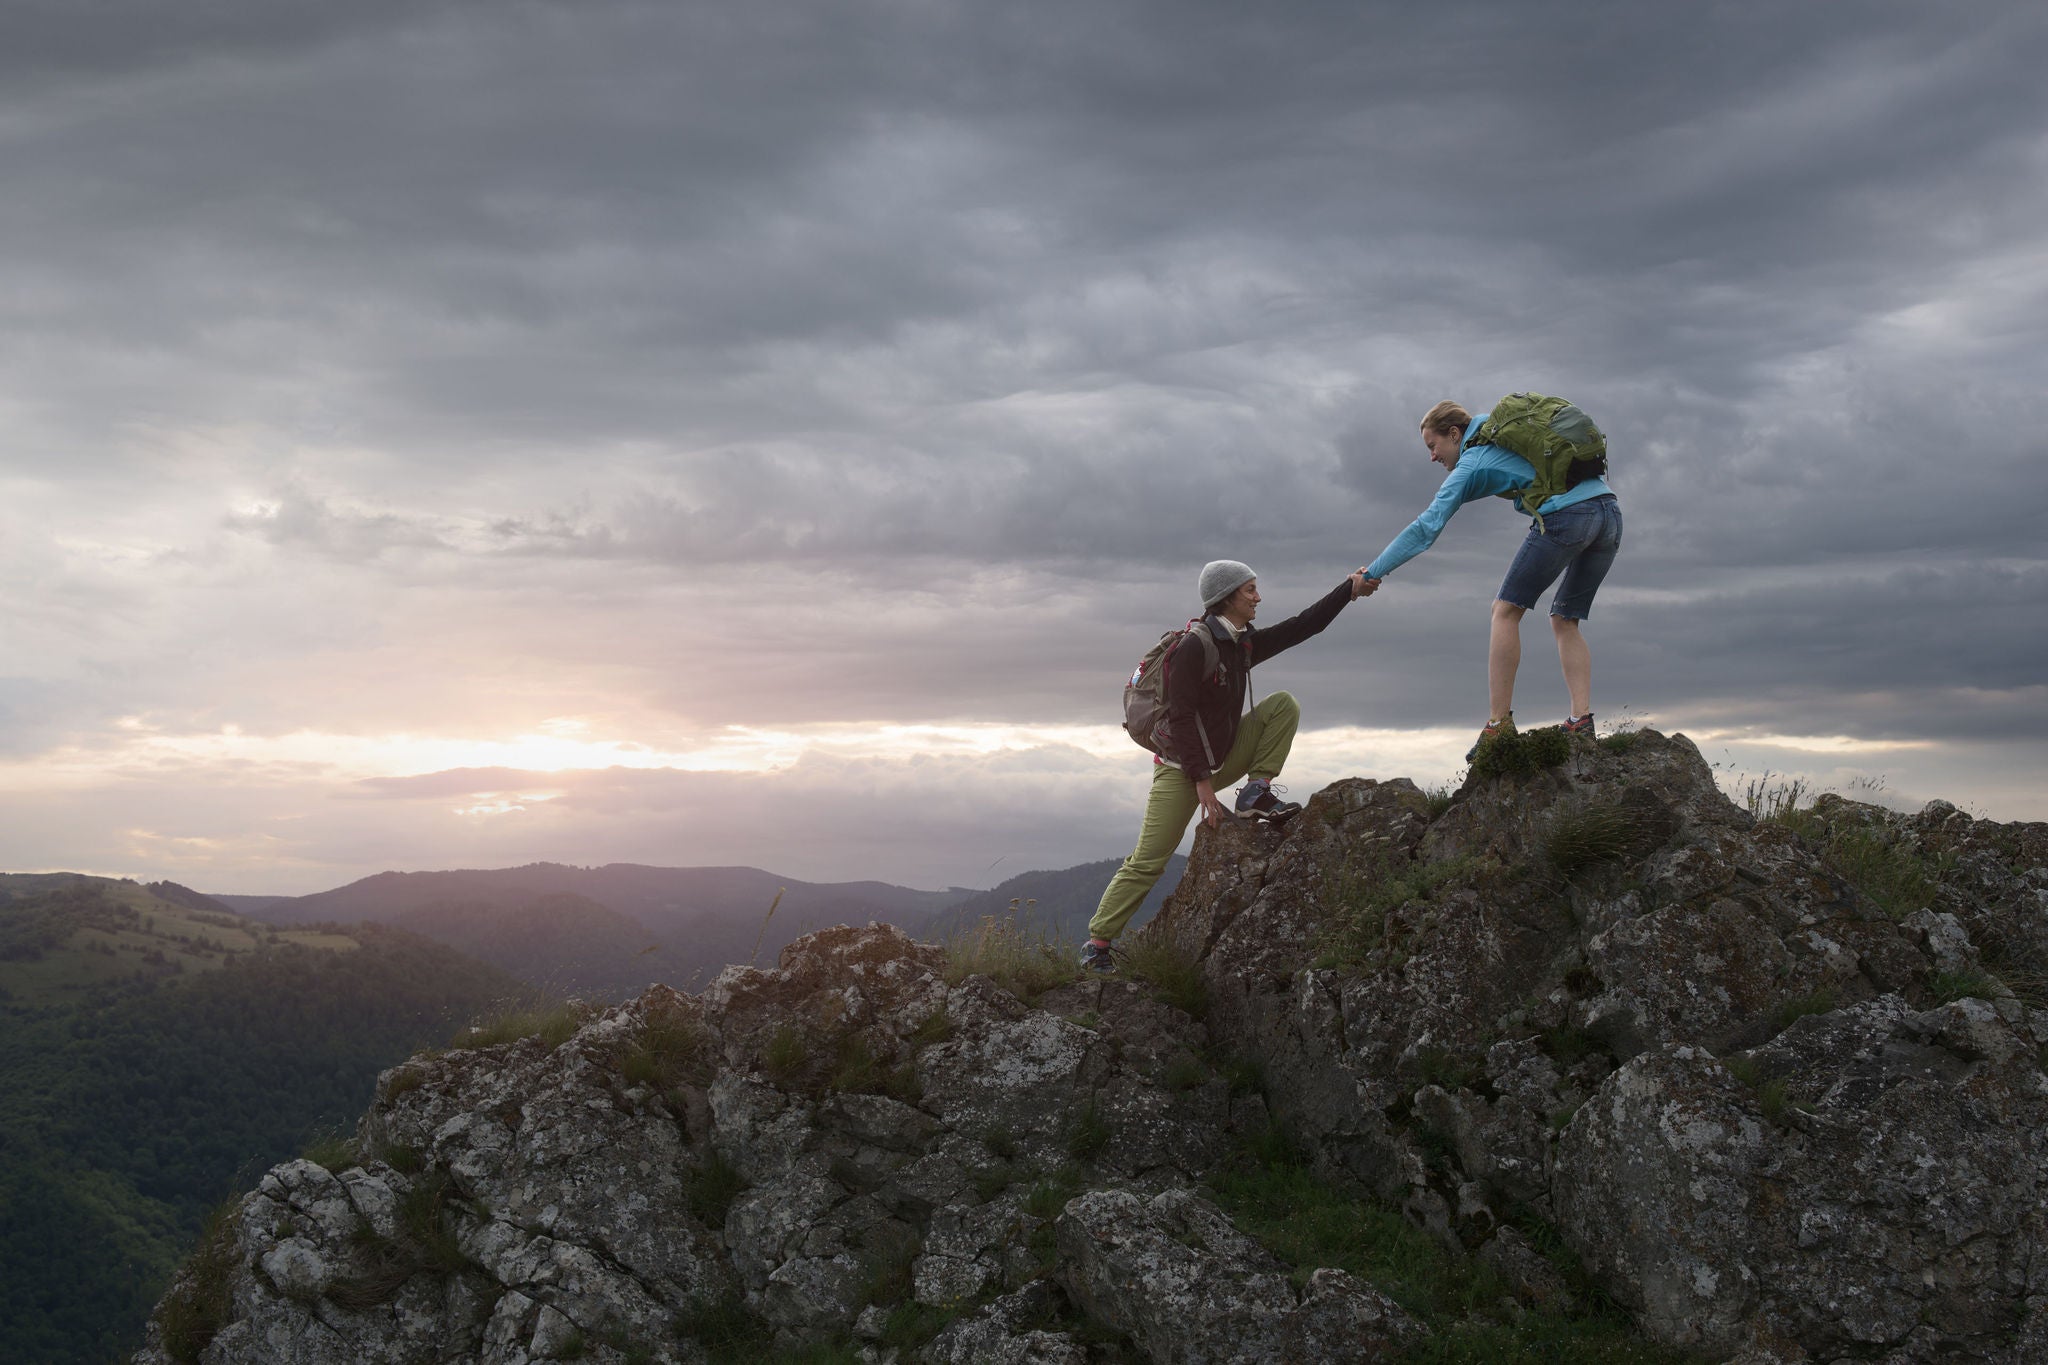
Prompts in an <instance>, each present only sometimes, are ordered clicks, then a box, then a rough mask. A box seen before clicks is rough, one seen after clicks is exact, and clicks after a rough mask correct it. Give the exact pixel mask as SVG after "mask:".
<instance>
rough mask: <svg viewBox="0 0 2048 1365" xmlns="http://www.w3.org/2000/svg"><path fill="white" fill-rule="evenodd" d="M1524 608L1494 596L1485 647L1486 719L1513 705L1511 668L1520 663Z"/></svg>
mask: <svg viewBox="0 0 2048 1365" xmlns="http://www.w3.org/2000/svg"><path fill="white" fill-rule="evenodd" d="M1526 610H1527V608H1525V607H1518V606H1516V605H1515V604H1514V603H1512V602H1503V601H1501V600H1500V599H1499V598H1495V599H1494V603H1493V635H1492V637H1491V639H1490V641H1489V642H1488V645H1487V650H1486V704H1487V716H1486V718H1487V719H1488V720H1490V721H1492V720H1499V719H1500V718H1501V717H1502V716H1505V715H1506V714H1507V713H1508V712H1510V711H1512V710H1514V709H1515V670H1516V669H1518V668H1520V667H1521V666H1522V616H1523V613H1524V612H1525V611H1526Z"/></svg>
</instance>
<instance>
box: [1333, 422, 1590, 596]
mask: <svg viewBox="0 0 2048 1365" xmlns="http://www.w3.org/2000/svg"><path fill="white" fill-rule="evenodd" d="M1485 420H1486V414H1485V413H1483V412H1482V413H1480V414H1479V415H1478V416H1477V417H1474V418H1473V419H1472V423H1473V426H1477V425H1478V424H1479V423H1481V422H1484V421H1485ZM1471 429H1472V428H1471V427H1467V428H1466V430H1467V431H1470V430H1471ZM1534 482H1536V467H1535V466H1534V465H1532V464H1530V463H1529V462H1528V461H1527V460H1525V459H1523V458H1522V457H1521V456H1519V455H1517V454H1515V453H1514V452H1513V451H1511V450H1502V449H1501V448H1500V447H1499V446H1467V447H1466V448H1465V453H1464V454H1462V455H1460V456H1459V457H1458V467H1457V468H1456V469H1453V470H1452V471H1451V472H1450V473H1449V474H1446V475H1445V476H1444V481H1443V486H1442V487H1440V488H1438V489H1437V490H1436V496H1435V497H1434V498H1432V499H1430V503H1429V506H1428V507H1425V508H1424V509H1423V510H1422V515H1421V516H1419V517H1417V518H1416V519H1415V520H1414V521H1411V522H1409V523H1408V529H1407V530H1405V531H1403V532H1401V534H1400V535H1398V536H1395V537H1394V539H1393V540H1392V542H1391V543H1389V544H1388V546H1387V548H1386V549H1384V550H1381V551H1380V557H1379V558H1378V559H1375V560H1374V561H1373V562H1372V563H1370V564H1368V565H1366V566H1365V573H1366V577H1368V578H1385V577H1386V576H1387V575H1388V574H1390V573H1392V572H1393V571H1394V570H1396V569H1398V568H1400V567H1401V566H1402V565H1403V564H1406V563H1407V562H1408V561H1409V560H1411V559H1413V558H1415V556H1417V555H1419V554H1421V553H1422V552H1423V551H1424V550H1427V549H1428V548H1429V547H1430V546H1432V545H1434V544H1436V538H1437V537H1438V536H1439V535H1441V534H1442V533H1443V529H1444V526H1445V525H1446V524H1447V523H1448V522H1449V521H1450V519H1451V514H1452V513H1453V512H1456V511H1457V510H1458V509H1459V508H1460V507H1463V506H1464V505H1465V504H1466V503H1468V502H1472V501H1475V500H1477V499H1479V498H1490V497H1492V496H1493V495H1494V494H1496V493H1506V492H1508V491H1510V490H1511V489H1516V488H1527V487H1528V486H1529V485H1530V484H1532V483H1534ZM1613 491H1614V490H1613V489H1612V488H1609V487H1608V486H1607V480H1605V479H1600V478H1593V479H1584V480H1581V481H1580V482H1579V483H1578V484H1577V485H1576V486H1574V487H1571V488H1568V489H1566V490H1565V491H1564V492H1562V493H1559V494H1558V495H1557V496H1556V497H1554V498H1551V499H1549V500H1548V501H1546V502H1545V503H1544V504H1543V505H1542V506H1541V507H1539V508H1537V509H1536V513H1537V515H1538V516H1548V515H1549V514H1550V513H1552V512H1555V511H1556V510H1557V509H1558V508H1560V507H1570V506H1571V505H1572V504H1573V503H1578V502H1584V501H1585V500H1586V499H1588V498H1597V497H1599V496H1600V495H1601V494H1603V493H1612V492H1613ZM1516 510H1517V511H1520V510H1521V509H1520V508H1517V509H1516Z"/></svg>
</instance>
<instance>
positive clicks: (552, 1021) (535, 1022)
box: [394, 1004, 583, 1083]
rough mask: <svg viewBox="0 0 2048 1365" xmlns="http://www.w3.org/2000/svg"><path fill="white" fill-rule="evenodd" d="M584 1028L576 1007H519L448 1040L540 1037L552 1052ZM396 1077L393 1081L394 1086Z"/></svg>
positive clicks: (491, 1043) (477, 1042) (454, 1043)
mask: <svg viewBox="0 0 2048 1365" xmlns="http://www.w3.org/2000/svg"><path fill="white" fill-rule="evenodd" d="M582 1025H583V1014H582V1011H580V1010H578V1009H577V1008H576V1007H575V1006H574V1005H570V1004H559V1005H549V1006H541V1007H531V1006H529V1007H516V1008H512V1009H507V1010H502V1011H500V1012H498V1013H497V1014H494V1015H491V1016H490V1017H489V1018H487V1019H484V1020H482V1021H480V1022H478V1023H475V1024H471V1025H470V1026H469V1027H468V1028H466V1029H464V1030H462V1032H460V1033H458V1034H456V1035H455V1036H454V1037H453V1038H451V1039H449V1041H448V1047H449V1049H450V1050H451V1051H452V1050H456V1049H462V1048H479V1047H496V1046H497V1045H499V1044H500V1043H516V1042H519V1041H521V1040H522V1039H526V1038H538V1039H540V1040H541V1042H542V1043H544V1044H546V1045H547V1047H548V1050H549V1051H553V1050H554V1049H555V1048H558V1047H560V1046H561V1045H562V1044H564V1043H566V1042H568V1041H569V1040H570V1039H571V1038H573V1037H575V1036H576V1030H577V1029H578V1028H581V1027H582ZM395 1080H396V1078H394V1083H395Z"/></svg>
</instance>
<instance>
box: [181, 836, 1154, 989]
mask: <svg viewBox="0 0 2048 1365" xmlns="http://www.w3.org/2000/svg"><path fill="white" fill-rule="evenodd" d="M1117 863H1118V860H1117V859H1114V858H1108V859H1103V860H1101V861H1099V862H1091V863H1082V864H1080V865H1078V866H1075V867H1069V868H1060V869H1052V870H1044V871H1035V872H1024V873H1020V874H1018V875H1017V876H1014V877H1011V878H1010V879H1009V880H1007V881H1005V882H1003V883H1002V884H1001V885H999V886H997V887H994V888H993V889H991V890H988V891H973V890H970V889H968V888H965V887H954V888H952V889H950V890H946V891H919V890H915V889H912V888H910V887H905V886H896V885H893V884H891V883H888V882H880V881H856V882H807V881H802V880H800V879H797V878H793V877H783V876H778V875H777V874H775V873H773V872H768V871H764V870H763V869H761V868H757V867H653V866H649V865H645V864H640V863H611V864H607V865H605V866H602V867H577V866H574V865H571V864H566V863H549V862H542V863H528V864H526V865H524V866H521V867H507V868H463V869H454V870H449V871H440V872H379V873H376V874H375V875H373V876H369V877H364V878H361V879H359V880H357V881H354V882H350V883H349V884H348V885H346V886H340V887H336V888H334V889H333V890H331V891H320V892H315V893H313V894H311V895H305V896H218V897H215V898H213V899H214V900H216V901H217V902H219V903H221V904H222V905H223V906H224V907H229V908H232V909H233V910H234V911H235V912H237V913H241V914H245V915H248V916H250V917H251V918H255V919H260V920H263V921H265V922H267V923H271V924H277V925H299V924H312V923H335V924H350V923H357V922H363V921H367V922H370V923H378V924H392V925H397V926H400V927H403V928H406V929H410V930H411V931H413V932H414V933H418V934H422V935H424V936H426V937H428V938H431V939H433V940H435V941H436V942H438V943H444V944H447V945H448V946H450V947H452V948H456V949H459V950H460V951H462V952H465V953H468V954H470V955H471V956H473V957H477V958H480V959H481V960H483V961H486V962H489V963H491V964H493V965H495V966H498V967H502V968H504V969H505V970H507V971H510V972H512V973H514V974H515V975H517V976H519V977H521V978H522V979H524V980H527V981H531V982H533V983H534V984H535V985H537V986H540V987H542V988H544V989H546V990H548V991H550V992H552V993H555V994H580V995H585V996H595V997H601V998H609V999H623V998H626V997H628V996H632V995H636V994H638V993H639V992H640V991H642V990H644V989H646V987H647V986H649V985H651V984H654V983H656V982H661V983H664V984H667V985H672V986H677V987H680V988H683V989H686V990H693V989H699V988H701V987H702V986H703V985H705V984H706V983H708V982H709V981H710V980H711V979H712V978H713V977H715V976H716V975H717V974H718V973H719V971H720V970H722V969H723V968H725V967H726V966H728V965H730V964H734V963H739V964H745V963H749V962H761V963H773V962H774V960H775V956H776V954H777V953H779V952H781V951H782V948H783V947H784V946H785V945H786V944H788V943H790V942H791V941H793V940H795V939H797V938H799V937H801V936H802V935H804V934H806V933H809V932H811V931H813V930H816V929H819V928H823V927H826V926H829V925H833V924H852V925H861V924H865V923H867V922H868V921H869V920H880V921H882V922H884V923H887V924H894V925H895V926H896V927H898V928H899V929H902V930H903V931H904V932H906V933H908V934H910V935H912V936H913V937H918V938H925V939H937V940H943V939H946V938H947V937H949V936H951V935H952V934H954V933H957V932H960V931H961V930H964V929H968V928H972V927H973V926H974V925H975V924H976V923H978V922H979V921H980V920H981V919H982V918H983V917H984V916H987V915H1003V914H1007V913H1009V908H1010V902H1011V901H1012V900H1016V901H1018V902H1020V909H1022V910H1023V912H1024V913H1023V914H1022V921H1023V923H1024V926H1025V928H1026V929H1027V931H1032V932H1037V933H1040V934H1043V935H1045V936H1047V937H1050V938H1054V939H1067V938H1075V937H1078V936H1079V935H1080V934H1082V933H1084V932H1086V928H1087V923H1088V918H1089V916H1090V915H1092V914H1093V913H1094V910H1095V906H1096V903H1097V901H1099V900H1100V899H1101V896H1102V888H1103V887H1104V886H1105V885H1107V884H1108V882H1109V879H1110V877H1111V876H1112V875H1113V874H1114V873H1115V871H1116V868H1117ZM1186 864H1187V860H1186V859H1185V858H1183V857H1180V856H1178V855H1176V856H1175V857H1174V859H1173V860H1172V862H1170V863H1169V864H1168V867H1167V873H1166V875H1165V876H1164V877H1162V878H1161V879H1160V882H1159V885H1158V886H1157V887H1156V888H1154V890H1153V893H1152V894H1151V895H1150V896H1149V897H1147V899H1146V901H1145V903H1144V905H1143V906H1142V907H1141V908H1140V910H1139V913H1138V917H1137V918H1136V919H1135V920H1134V921H1133V923H1132V928H1134V929H1135V928H1136V927H1138V926H1139V925H1141V924H1143V923H1144V922H1145V920H1147V919H1149V918H1150V917H1151V915H1152V913H1153V912H1154V911H1156V910H1157V909H1158V907H1159V905H1160V904H1161V903H1162V902H1163V901H1164V900H1165V899H1166V896H1167V895H1168V894H1169V893H1170V892H1171V891H1172V890H1173V887H1174V884H1175V883H1176V882H1177V881H1178V880H1179V879H1180V873H1181V869H1182V868H1183V867H1185V866H1186ZM195 894H196V893H195ZM1023 902H1030V904H1029V905H1028V906H1023V905H1022V903H1023ZM771 907H773V914H772V915H771V914H770V908H771Z"/></svg>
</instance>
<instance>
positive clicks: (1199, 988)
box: [1123, 933, 1209, 1019]
mask: <svg viewBox="0 0 2048 1365" xmlns="http://www.w3.org/2000/svg"><path fill="white" fill-rule="evenodd" d="M1123 969H1124V974H1125V975H1126V976H1129V977H1131V978H1132V979H1134V980H1137V981H1142V982H1144V983H1145V984H1146V985H1148V986H1150V987H1151V988H1152V992H1153V994H1155V995H1157V996H1158V997H1159V999H1160V1000H1162V1001H1164V1002H1165V1003H1166V1004H1169V1005H1171V1006H1173V1007H1174V1008H1175V1009H1177V1010H1179V1011H1180V1012H1181V1013H1183V1014H1187V1015H1192V1016H1193V1017H1194V1018H1196V1019H1200V1018H1202V1017H1203V1016H1204V1015H1205V1014H1207V1013H1208V1012H1209V983H1208V982H1207V981H1205V980H1204V979H1203V977H1202V964H1201V963H1200V962H1198V961H1196V959H1195V955H1194V954H1193V953H1191V952H1189V951H1188V950H1187V949H1185V948H1183V947H1182V946H1181V945H1180V944H1179V943H1177V942H1175V941H1174V940H1173V939H1171V938H1169V937H1167V936H1166V935H1165V934H1163V933H1144V934H1139V935H1138V936H1137V937H1136V938H1134V939H1132V940H1131V945H1130V947H1129V948H1128V949H1127V950H1126V951H1125V954H1124V962H1123Z"/></svg>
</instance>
